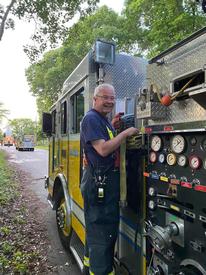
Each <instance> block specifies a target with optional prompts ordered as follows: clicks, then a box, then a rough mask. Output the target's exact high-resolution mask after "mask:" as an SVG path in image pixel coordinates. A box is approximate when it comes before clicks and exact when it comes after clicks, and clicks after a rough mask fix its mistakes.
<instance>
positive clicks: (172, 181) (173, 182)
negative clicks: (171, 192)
mask: <svg viewBox="0 0 206 275" xmlns="http://www.w3.org/2000/svg"><path fill="white" fill-rule="evenodd" d="M170 183H172V184H180V181H179V180H177V179H170Z"/></svg>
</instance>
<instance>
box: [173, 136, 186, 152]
mask: <svg viewBox="0 0 206 275" xmlns="http://www.w3.org/2000/svg"><path fill="white" fill-rule="evenodd" d="M185 145H186V144H185V139H184V138H183V136H181V135H175V136H174V137H173V138H172V139H171V149H172V151H173V152H174V153H177V154H180V153H182V152H183V151H184V149H185Z"/></svg>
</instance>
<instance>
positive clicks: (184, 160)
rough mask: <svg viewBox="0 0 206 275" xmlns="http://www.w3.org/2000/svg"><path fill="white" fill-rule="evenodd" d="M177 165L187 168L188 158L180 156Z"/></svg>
mask: <svg viewBox="0 0 206 275" xmlns="http://www.w3.org/2000/svg"><path fill="white" fill-rule="evenodd" d="M177 163H178V165H179V166H182V167H184V166H186V165H187V158H186V156H184V155H180V156H179V157H178V160H177Z"/></svg>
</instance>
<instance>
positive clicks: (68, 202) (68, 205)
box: [57, 174, 71, 226]
mask: <svg viewBox="0 0 206 275" xmlns="http://www.w3.org/2000/svg"><path fill="white" fill-rule="evenodd" d="M57 177H58V178H59V179H60V181H61V184H62V187H63V191H64V198H65V204H66V211H67V213H68V215H69V216H70V215H71V199H70V196H69V191H68V188H67V182H66V180H65V177H64V175H63V174H58V175H57ZM66 223H67V226H70V225H71V218H69V219H66Z"/></svg>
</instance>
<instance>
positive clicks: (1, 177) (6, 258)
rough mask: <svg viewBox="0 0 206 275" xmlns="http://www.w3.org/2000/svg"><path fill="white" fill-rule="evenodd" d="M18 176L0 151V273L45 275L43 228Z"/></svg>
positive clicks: (29, 195) (46, 271) (31, 199)
mask: <svg viewBox="0 0 206 275" xmlns="http://www.w3.org/2000/svg"><path fill="white" fill-rule="evenodd" d="M18 173H19V172H18V171H14V170H13V169H12V170H11V168H10V167H8V164H7V162H6V155H5V152H3V151H2V150H0V274H48V273H49V271H51V267H49V266H48V263H47V256H46V254H45V253H46V252H45V251H46V249H45V245H46V238H45V235H44V234H45V233H44V229H43V228H42V226H41V224H40V222H39V221H38V216H35V209H32V205H33V200H34V198H32V194H29V193H28V192H27V190H25V189H24V188H25V187H23V183H22V182H20V180H19V179H20V175H19V174H18ZM22 177H24V175H21V179H22ZM25 179H26V177H25ZM23 182H24V185H25V181H24V180H23ZM25 193H26V194H27V195H26V196H25V195H24V194H25ZM28 205H30V208H29V207H28Z"/></svg>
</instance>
